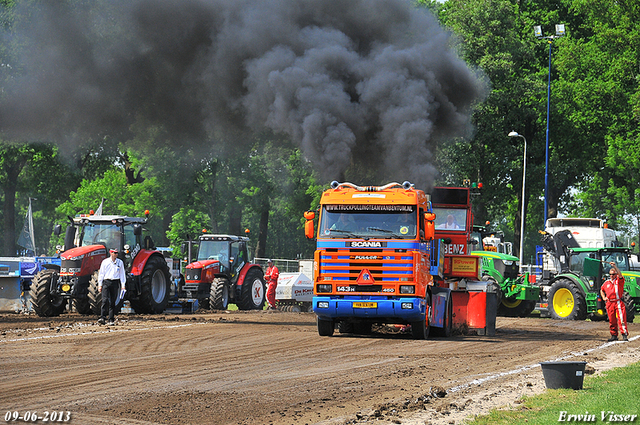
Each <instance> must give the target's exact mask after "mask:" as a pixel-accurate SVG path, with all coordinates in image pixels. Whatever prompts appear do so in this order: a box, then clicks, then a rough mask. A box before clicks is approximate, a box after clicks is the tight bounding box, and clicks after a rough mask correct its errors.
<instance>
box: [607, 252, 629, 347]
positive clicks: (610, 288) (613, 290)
mask: <svg viewBox="0 0 640 425" xmlns="http://www.w3.org/2000/svg"><path fill="white" fill-rule="evenodd" d="M609 264H611V270H609V279H607V280H606V281H605V282H604V283H603V284H602V288H600V295H601V296H602V299H603V300H604V301H605V302H606V303H607V315H609V331H610V332H611V338H609V339H608V342H612V341H617V340H618V322H620V332H621V333H622V340H623V341H628V340H629V339H628V336H629V331H628V330H627V309H626V307H625V305H624V301H623V300H622V294H623V293H624V277H622V273H620V269H619V268H618V266H617V265H616V263H614V262H613V261H612V262H610V263H609Z"/></svg>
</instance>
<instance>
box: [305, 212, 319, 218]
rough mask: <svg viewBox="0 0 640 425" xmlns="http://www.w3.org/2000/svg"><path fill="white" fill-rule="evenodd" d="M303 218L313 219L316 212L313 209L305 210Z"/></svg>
mask: <svg viewBox="0 0 640 425" xmlns="http://www.w3.org/2000/svg"><path fill="white" fill-rule="evenodd" d="M304 218H305V219H307V220H313V219H314V218H316V213H315V212H313V211H305V212H304Z"/></svg>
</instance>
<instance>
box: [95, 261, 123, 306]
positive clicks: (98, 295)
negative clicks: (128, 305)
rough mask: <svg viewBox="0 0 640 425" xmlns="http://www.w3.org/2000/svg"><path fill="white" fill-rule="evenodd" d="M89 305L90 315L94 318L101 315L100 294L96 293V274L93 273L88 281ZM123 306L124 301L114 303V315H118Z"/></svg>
mask: <svg viewBox="0 0 640 425" xmlns="http://www.w3.org/2000/svg"><path fill="white" fill-rule="evenodd" d="M88 295H89V305H90V306H91V313H93V314H94V315H96V316H98V317H99V316H101V315H102V292H100V291H98V272H97V271H95V272H94V273H93V274H92V275H91V279H89V294H88ZM123 305H124V300H120V302H118V303H116V311H115V314H120V310H121V309H122V306H123Z"/></svg>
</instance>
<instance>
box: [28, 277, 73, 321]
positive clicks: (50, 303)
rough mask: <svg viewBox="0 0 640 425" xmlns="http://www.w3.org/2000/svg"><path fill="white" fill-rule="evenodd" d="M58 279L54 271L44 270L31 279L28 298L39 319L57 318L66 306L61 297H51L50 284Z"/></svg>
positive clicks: (65, 301) (64, 300)
mask: <svg viewBox="0 0 640 425" xmlns="http://www.w3.org/2000/svg"><path fill="white" fill-rule="evenodd" d="M55 279H58V273H57V272H56V271H55V270H50V269H45V270H42V271H40V272H38V274H36V276H35V277H34V278H33V282H32V283H31V289H30V290H29V298H30V299H31V305H32V306H33V310H34V311H35V312H36V314H37V315H38V316H40V317H52V316H59V315H60V314H62V312H63V311H64V309H65V307H66V306H67V300H66V299H64V298H63V297H61V296H55V295H51V282H52V281H53V280H55Z"/></svg>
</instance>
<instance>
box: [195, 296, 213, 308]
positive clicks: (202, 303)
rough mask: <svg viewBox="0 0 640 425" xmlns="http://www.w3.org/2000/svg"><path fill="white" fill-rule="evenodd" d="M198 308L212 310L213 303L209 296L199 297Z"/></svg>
mask: <svg viewBox="0 0 640 425" xmlns="http://www.w3.org/2000/svg"><path fill="white" fill-rule="evenodd" d="M198 309H203V310H210V309H211V303H210V302H209V298H198Z"/></svg>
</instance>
